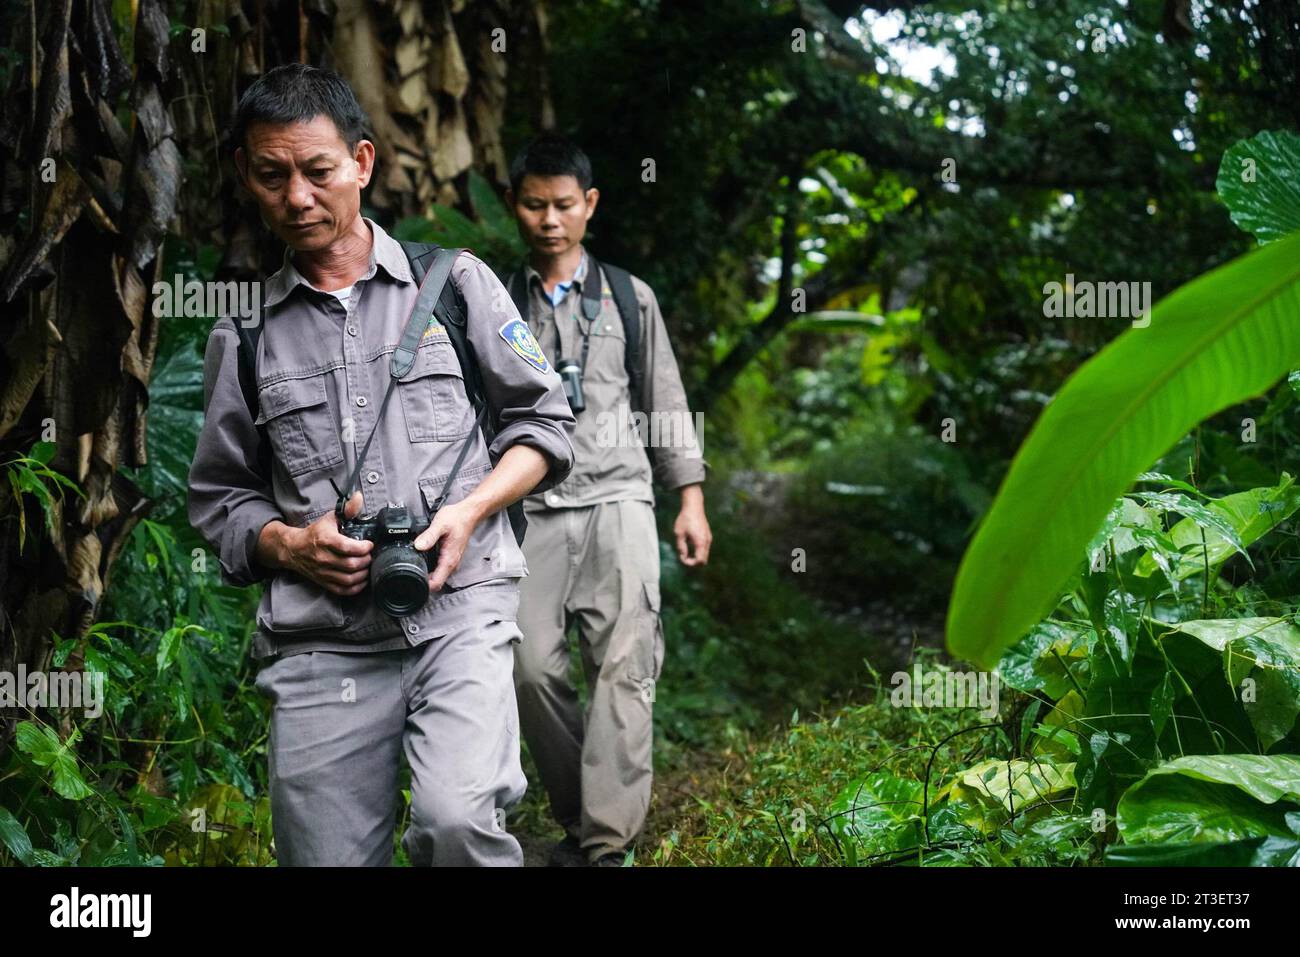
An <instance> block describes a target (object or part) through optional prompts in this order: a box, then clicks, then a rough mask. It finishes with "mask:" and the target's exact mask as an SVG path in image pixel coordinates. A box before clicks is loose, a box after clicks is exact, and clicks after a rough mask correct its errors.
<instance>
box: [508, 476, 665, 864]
mask: <svg viewBox="0 0 1300 957" xmlns="http://www.w3.org/2000/svg"><path fill="white" fill-rule="evenodd" d="M524 555H525V558H526V559H527V562H528V571H529V574H528V577H526V578H525V579H524V580H523V581H522V582H520V601H519V626H520V628H521V629H522V631H523V636H524V637H523V641H522V642H520V643H519V644H518V645H516V646H515V687H516V692H517V698H518V702H519V717H520V723H521V726H522V728H523V732H524V740H525V741H527V742H528V750H529V753H530V754H531V755H532V756H533V759H534V760H535V761H536V763H537V769H538V773H539V774H540V776H541V779H542V785H543V786H544V787H545V788H546V792H547V794H548V796H549V798H550V802H551V810H552V813H553V814H554V815H555V819H556V820H557V821H558V822H559V824H560V825H561V826H562V827H563V828H564V829H565V831H566V832H567V833H568V834H569V835H570V836H572V837H575V838H577V839H578V840H579V841H580V842H581V846H582V848H583V850H584V851H585V852H586V855H587V858H588V860H595V858H597V857H598V856H600V855H601V854H606V853H609V852H611V851H618V850H622V849H624V848H625V847H627V846H628V845H630V844H631V843H632V842H633V841H634V840H635V839H636V838H637V836H638V835H639V834H640V833H641V829H642V827H643V826H644V824H645V816H646V811H647V810H648V809H649V806H650V785H651V782H652V776H653V766H652V763H651V755H652V744H653V740H652V735H653V726H652V721H651V718H652V709H653V706H654V689H655V682H656V681H657V679H658V678H659V673H660V669H661V667H662V665H663V655H664V641H663V630H662V628H661V626H660V621H659V538H658V534H657V532H656V529H655V518H654V509H653V507H652V506H651V505H650V504H649V503H647V502H639V501H618V502H607V503H603V504H599V505H590V506H585V507H580V508H557V509H547V510H544V511H537V512H533V511H530V512H529V513H528V534H527V536H526V537H525V538H524ZM573 621H576V622H577V625H578V638H579V647H580V651H581V653H582V660H583V665H584V671H585V675H586V679H587V688H588V697H589V704H588V708H587V712H586V714H585V716H584V715H583V714H582V712H581V709H580V707H579V703H578V696H577V692H576V691H575V689H574V687H573V683H572V682H571V681H570V679H569V646H568V640H567V631H568V627H569V624H570V623H571V622H573Z"/></svg>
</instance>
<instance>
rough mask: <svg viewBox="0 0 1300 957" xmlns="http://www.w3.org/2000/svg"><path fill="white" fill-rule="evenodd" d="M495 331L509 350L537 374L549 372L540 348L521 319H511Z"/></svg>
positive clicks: (548, 366)
mask: <svg viewBox="0 0 1300 957" xmlns="http://www.w3.org/2000/svg"><path fill="white" fill-rule="evenodd" d="M497 331H498V332H499V333H500V334H501V338H502V339H504V340H505V341H506V342H508V343H509V344H510V348H511V349H514V350H515V354H516V355H517V356H519V358H521V359H523V360H524V361H525V362H527V363H528V364H529V365H530V366H532V367H533V368H534V369H536V370H537V371H538V372H547V371H549V370H550V368H551V367H550V365H549V364H548V363H547V361H546V356H545V355H544V354H543V352H542V347H541V346H540V345H538V343H537V340H536V339H535V338H533V333H532V330H531V329H529V328H528V323H526V322H524V321H523V320H522V319H511V320H510V321H509V322H507V323H506V324H505V325H503V326H502V327H501V328H500V329H499V330H497Z"/></svg>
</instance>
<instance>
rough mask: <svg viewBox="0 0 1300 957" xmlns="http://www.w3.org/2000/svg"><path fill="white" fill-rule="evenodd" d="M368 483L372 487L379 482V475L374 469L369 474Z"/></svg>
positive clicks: (367, 476) (367, 475)
mask: <svg viewBox="0 0 1300 957" xmlns="http://www.w3.org/2000/svg"><path fill="white" fill-rule="evenodd" d="M366 481H367V482H369V483H370V484H371V485H374V484H375V483H376V482H378V481H379V473H378V472H376V471H374V470H373V469H372V470H371V471H369V472H367V473H366Z"/></svg>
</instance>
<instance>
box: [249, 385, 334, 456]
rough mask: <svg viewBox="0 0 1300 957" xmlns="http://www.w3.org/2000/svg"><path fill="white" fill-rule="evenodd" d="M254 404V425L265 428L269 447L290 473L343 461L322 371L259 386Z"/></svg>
mask: <svg viewBox="0 0 1300 957" xmlns="http://www.w3.org/2000/svg"><path fill="white" fill-rule="evenodd" d="M258 404H259V406H260V409H259V412H258V416H257V424H258V425H265V426H266V427H267V431H268V432H269V433H270V437H271V447H272V449H273V450H274V451H275V454H276V457H277V458H279V460H280V462H281V464H282V465H283V466H284V468H285V470H286V471H287V472H288V473H289V474H290V475H302V474H303V473H304V472H311V471H313V470H315V469H320V468H328V467H331V466H335V465H338V464H339V463H340V462H342V461H343V446H342V445H341V444H340V442H339V435H338V429H337V428H336V426H335V424H334V414H333V413H332V412H331V410H330V406H329V401H328V398H327V397H326V389H325V374H324V373H322V374H320V375H314V376H310V377H307V378H302V379H282V380H281V381H279V382H275V383H272V384H271V385H267V386H263V387H262V388H261V389H260V390H259V391H258Z"/></svg>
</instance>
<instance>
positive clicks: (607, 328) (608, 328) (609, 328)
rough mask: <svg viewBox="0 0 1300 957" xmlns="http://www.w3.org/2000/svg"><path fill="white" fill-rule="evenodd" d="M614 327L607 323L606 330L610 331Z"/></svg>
mask: <svg viewBox="0 0 1300 957" xmlns="http://www.w3.org/2000/svg"><path fill="white" fill-rule="evenodd" d="M613 328H614V327H613V326H611V325H609V324H608V323H606V324H605V331H606V332H609V331H610V330H611V329H613Z"/></svg>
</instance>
